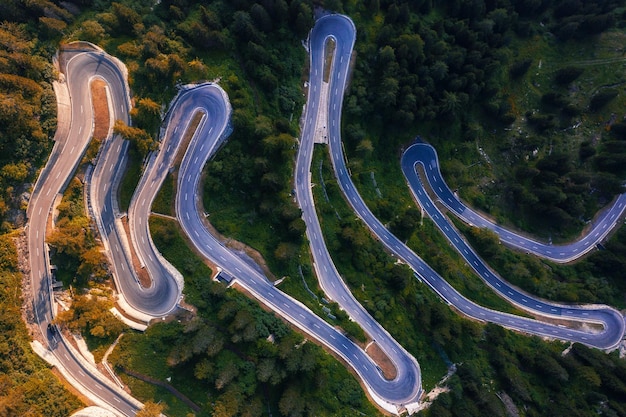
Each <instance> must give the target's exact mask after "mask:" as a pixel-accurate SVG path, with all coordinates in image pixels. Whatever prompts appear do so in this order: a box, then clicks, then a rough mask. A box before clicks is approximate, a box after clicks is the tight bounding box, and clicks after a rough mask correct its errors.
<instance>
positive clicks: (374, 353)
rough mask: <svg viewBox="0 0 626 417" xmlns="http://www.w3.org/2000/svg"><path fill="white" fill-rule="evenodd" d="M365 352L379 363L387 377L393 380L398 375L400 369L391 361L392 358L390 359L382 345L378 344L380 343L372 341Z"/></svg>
mask: <svg viewBox="0 0 626 417" xmlns="http://www.w3.org/2000/svg"><path fill="white" fill-rule="evenodd" d="M365 353H367V354H368V356H369V357H370V358H372V360H373V361H374V362H375V363H376V365H378V367H379V368H380V370H381V372H382V373H383V376H384V377H385V379H387V380H392V379H395V378H396V376H398V370H397V369H396V367H395V366H394V364H393V362H391V359H389V357H388V356H387V355H386V354H385V352H383V350H382V349H381V348H380V346H378V343H376V342H374V341H372V343H370V344H369V345H368V346H367V348H365Z"/></svg>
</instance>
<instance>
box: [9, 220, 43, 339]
mask: <svg viewBox="0 0 626 417" xmlns="http://www.w3.org/2000/svg"><path fill="white" fill-rule="evenodd" d="M13 243H14V244H15V248H16V250H17V265H18V268H19V270H20V272H21V273H22V308H21V313H22V320H23V321H24V323H25V324H26V328H27V329H28V334H29V335H30V337H31V338H32V339H33V340H38V341H39V342H41V343H42V344H43V345H44V346H45V345H46V341H45V340H44V338H43V336H42V335H41V331H39V328H38V327H37V320H36V319H35V311H34V310H33V299H32V294H33V292H32V287H31V284H32V282H31V278H30V272H31V270H30V262H29V259H28V239H27V238H26V233H25V232H24V229H22V230H21V231H20V233H19V235H17V236H16V237H15V238H14V239H13Z"/></svg>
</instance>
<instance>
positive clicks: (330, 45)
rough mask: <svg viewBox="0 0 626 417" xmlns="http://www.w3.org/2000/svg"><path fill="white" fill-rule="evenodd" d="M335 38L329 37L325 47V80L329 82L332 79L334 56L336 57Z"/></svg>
mask: <svg viewBox="0 0 626 417" xmlns="http://www.w3.org/2000/svg"><path fill="white" fill-rule="evenodd" d="M335 46H336V44H335V40H334V39H332V38H329V39H328V40H327V41H326V47H325V49H324V52H325V54H324V82H328V80H329V79H330V69H331V67H332V65H333V58H334V57H335Z"/></svg>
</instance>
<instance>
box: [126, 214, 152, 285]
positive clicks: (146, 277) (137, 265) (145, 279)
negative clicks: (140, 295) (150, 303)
mask: <svg viewBox="0 0 626 417" xmlns="http://www.w3.org/2000/svg"><path fill="white" fill-rule="evenodd" d="M122 225H124V233H126V237H127V239H128V241H129V242H132V241H131V239H130V227H129V226H128V216H124V217H123V218H122ZM128 246H129V249H130V259H131V260H132V263H133V269H134V270H135V274H136V275H137V279H138V280H139V283H140V284H141V286H142V287H143V288H150V285H152V279H151V278H150V274H148V271H147V270H146V268H142V267H141V262H139V257H138V256H137V252H135V247H134V246H133V245H132V243H131V244H130V245H128Z"/></svg>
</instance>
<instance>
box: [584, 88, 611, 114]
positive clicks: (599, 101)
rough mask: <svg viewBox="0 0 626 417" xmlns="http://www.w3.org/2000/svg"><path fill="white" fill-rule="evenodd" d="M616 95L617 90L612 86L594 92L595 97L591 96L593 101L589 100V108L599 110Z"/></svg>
mask: <svg viewBox="0 0 626 417" xmlns="http://www.w3.org/2000/svg"><path fill="white" fill-rule="evenodd" d="M615 97H617V90H614V89H612V88H609V89H606V90H602V91H599V92H597V93H596V94H594V96H593V97H591V101H590V102H589V110H591V111H598V110H600V109H601V108H602V107H604V106H606V105H607V104H608V103H609V101H611V100H613V99H614V98H615Z"/></svg>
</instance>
